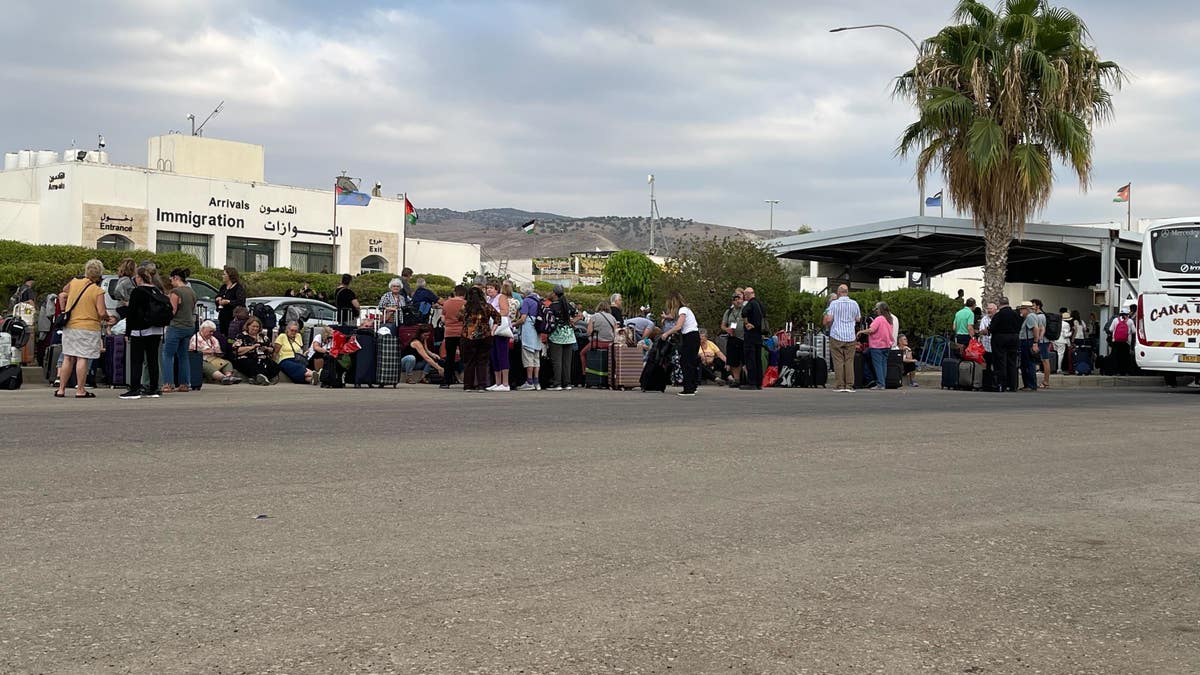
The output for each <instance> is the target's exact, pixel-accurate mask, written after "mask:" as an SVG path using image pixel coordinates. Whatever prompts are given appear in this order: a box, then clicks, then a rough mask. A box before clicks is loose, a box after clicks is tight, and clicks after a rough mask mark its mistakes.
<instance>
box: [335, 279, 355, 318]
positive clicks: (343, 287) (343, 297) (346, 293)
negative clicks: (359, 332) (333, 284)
mask: <svg viewBox="0 0 1200 675" xmlns="http://www.w3.org/2000/svg"><path fill="white" fill-rule="evenodd" d="M353 281H354V277H352V276H350V275H349V274H343V275H342V283H341V284H339V285H338V287H337V290H336V291H334V294H333V305H334V307H336V308H337V320H338V323H340V324H343V325H347V326H357V325H358V310H359V307H358V296H357V295H356V294H355V293H354V291H353V290H352V289H351V288H350V283H351V282H353Z"/></svg>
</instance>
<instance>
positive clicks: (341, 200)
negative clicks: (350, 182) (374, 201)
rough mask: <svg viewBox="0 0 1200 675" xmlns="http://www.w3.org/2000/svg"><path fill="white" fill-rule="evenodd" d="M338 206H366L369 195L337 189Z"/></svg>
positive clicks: (369, 198) (369, 200)
mask: <svg viewBox="0 0 1200 675" xmlns="http://www.w3.org/2000/svg"><path fill="white" fill-rule="evenodd" d="M337 203H338V206H366V205H367V204H370V203H371V195H369V194H367V193H365V192H343V191H341V190H338V195H337Z"/></svg>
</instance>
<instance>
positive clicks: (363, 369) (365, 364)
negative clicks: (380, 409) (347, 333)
mask: <svg viewBox="0 0 1200 675" xmlns="http://www.w3.org/2000/svg"><path fill="white" fill-rule="evenodd" d="M354 339H356V340H357V341H358V347H359V349H358V351H357V352H355V353H354V388H355V389H357V388H358V387H361V386H363V385H364V384H365V385H367V386H368V387H370V386H372V385H374V384H375V369H376V368H377V367H378V364H377V361H378V358H377V356H378V355H377V354H376V353H375V348H376V343H375V331H373V330H357V331H354Z"/></svg>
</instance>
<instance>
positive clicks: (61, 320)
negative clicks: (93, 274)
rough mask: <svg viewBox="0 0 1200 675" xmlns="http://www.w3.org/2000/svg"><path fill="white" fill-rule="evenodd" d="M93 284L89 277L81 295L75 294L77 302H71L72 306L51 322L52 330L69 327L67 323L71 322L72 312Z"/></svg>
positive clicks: (81, 290) (80, 291) (80, 292)
mask: <svg viewBox="0 0 1200 675" xmlns="http://www.w3.org/2000/svg"><path fill="white" fill-rule="evenodd" d="M91 285H92V280H91V279H88V282H87V283H86V284H84V285H83V288H82V289H80V290H79V295H77V296H75V302H72V303H71V306H70V307H68V308H67V311H65V312H63V313H62V314H59V315H58V316H56V317H54V320H53V321H51V322H50V330H51V332H57V331H60V330H62V329H64V328H66V327H67V324H68V323H70V322H71V312H73V311H75V305H78V304H79V301H80V300H82V299H83V294H84V293H85V292H86V291H87V289H88V287H89V286H91Z"/></svg>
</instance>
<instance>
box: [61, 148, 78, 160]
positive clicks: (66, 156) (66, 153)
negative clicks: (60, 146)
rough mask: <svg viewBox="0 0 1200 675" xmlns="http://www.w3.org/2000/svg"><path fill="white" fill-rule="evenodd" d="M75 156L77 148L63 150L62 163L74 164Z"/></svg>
mask: <svg viewBox="0 0 1200 675" xmlns="http://www.w3.org/2000/svg"><path fill="white" fill-rule="evenodd" d="M77 154H79V148H67V149H66V150H63V161H64V162H74V161H76V157H75V156H76V155H77Z"/></svg>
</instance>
